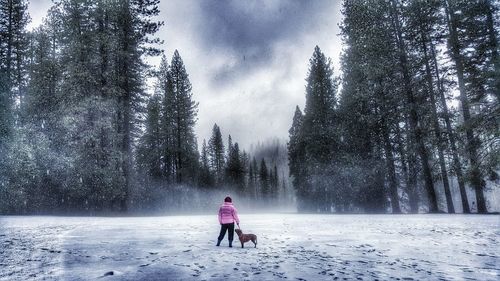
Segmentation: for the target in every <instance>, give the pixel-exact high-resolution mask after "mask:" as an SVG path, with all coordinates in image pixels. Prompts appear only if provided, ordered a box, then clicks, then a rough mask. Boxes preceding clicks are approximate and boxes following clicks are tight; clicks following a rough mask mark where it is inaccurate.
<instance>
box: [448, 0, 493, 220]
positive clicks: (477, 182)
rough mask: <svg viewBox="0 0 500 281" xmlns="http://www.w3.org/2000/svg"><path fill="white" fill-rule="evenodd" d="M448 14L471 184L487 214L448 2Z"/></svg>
mask: <svg viewBox="0 0 500 281" xmlns="http://www.w3.org/2000/svg"><path fill="white" fill-rule="evenodd" d="M446 13H447V22H448V29H449V36H450V37H449V48H450V49H451V57H452V59H453V61H454V62H455V68H456V71H457V80H458V89H459V92H460V102H461V107H462V115H463V118H464V127H465V136H466V141H467V152H468V154H469V161H470V166H471V167H470V169H471V173H470V175H471V179H470V181H471V184H472V186H473V187H474V190H475V193H476V201H477V211H478V213H487V212H488V210H487V208H486V200H485V198H484V193H483V189H484V184H485V183H484V180H483V179H482V176H481V171H480V170H479V159H478V153H477V140H476V138H475V137H474V131H473V129H472V124H471V114H470V108H469V99H468V97H467V93H466V92H465V91H466V88H465V79H464V66H463V61H462V59H463V58H462V55H461V54H460V46H459V41H458V34H457V18H456V17H455V15H454V11H453V9H452V7H451V6H450V4H449V1H446Z"/></svg>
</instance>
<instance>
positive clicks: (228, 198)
mask: <svg viewBox="0 0 500 281" xmlns="http://www.w3.org/2000/svg"><path fill="white" fill-rule="evenodd" d="M224 202H233V200H232V199H231V197H229V196H227V197H226V198H224Z"/></svg>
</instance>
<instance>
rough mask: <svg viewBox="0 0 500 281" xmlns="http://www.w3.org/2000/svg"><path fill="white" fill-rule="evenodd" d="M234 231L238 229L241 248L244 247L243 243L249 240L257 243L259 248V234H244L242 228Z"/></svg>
mask: <svg viewBox="0 0 500 281" xmlns="http://www.w3.org/2000/svg"><path fill="white" fill-rule="evenodd" d="M234 231H236V234H238V237H239V238H240V242H241V248H243V244H245V243H246V242H248V241H252V242H253V243H254V244H255V248H257V235H255V234H243V231H241V229H235V230H234Z"/></svg>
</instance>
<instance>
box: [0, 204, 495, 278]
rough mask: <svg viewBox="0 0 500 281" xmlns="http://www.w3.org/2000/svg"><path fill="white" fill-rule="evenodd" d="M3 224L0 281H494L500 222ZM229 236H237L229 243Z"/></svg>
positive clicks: (352, 218)
mask: <svg viewBox="0 0 500 281" xmlns="http://www.w3.org/2000/svg"><path fill="white" fill-rule="evenodd" d="M240 218H241V220H242V223H241V226H242V229H243V230H244V232H247V233H248V232H251V233H255V234H257V235H258V243H259V244H258V246H257V249H254V248H253V247H252V245H251V243H250V244H246V246H248V248H246V247H245V248H244V249H241V248H240V247H238V245H239V242H238V241H235V242H236V243H234V244H235V246H236V247H234V248H229V247H227V236H226V238H225V240H224V242H223V243H222V245H221V247H215V242H216V237H217V234H218V231H219V226H218V224H217V218H216V216H215V215H210V216H171V217H132V218H94V217H0V280H27V279H28V280H347V279H349V280H376V279H378V280H441V279H443V280H499V278H500V257H499V255H500V241H499V240H500V239H499V238H500V216H498V215H485V216H478V215H298V214H268V215H256V214H253V215H249V214H244V213H242V214H241V215H240ZM235 239H237V237H236V236H235Z"/></svg>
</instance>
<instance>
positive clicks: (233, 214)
mask: <svg viewBox="0 0 500 281" xmlns="http://www.w3.org/2000/svg"><path fill="white" fill-rule="evenodd" d="M233 222H236V223H237V224H239V223H240V218H238V211H237V210H236V208H235V207H234V206H233V203H231V202H224V204H222V206H220V208H219V223H220V224H226V223H233Z"/></svg>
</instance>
